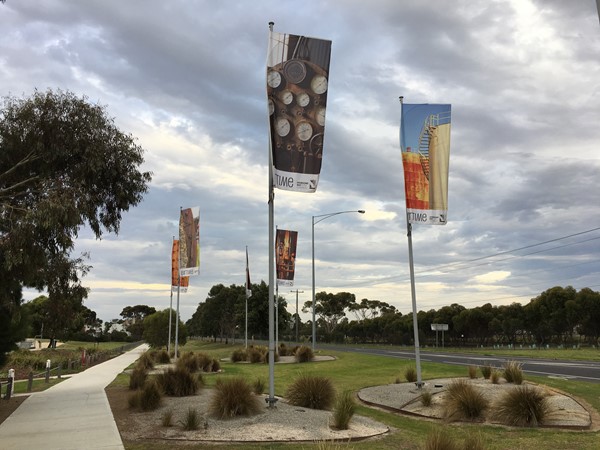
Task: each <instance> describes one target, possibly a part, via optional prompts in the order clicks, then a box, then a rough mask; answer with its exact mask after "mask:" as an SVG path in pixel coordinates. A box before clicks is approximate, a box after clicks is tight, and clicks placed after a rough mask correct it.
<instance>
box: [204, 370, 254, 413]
mask: <svg viewBox="0 0 600 450" xmlns="http://www.w3.org/2000/svg"><path fill="white" fill-rule="evenodd" d="M260 404H261V403H260V400H259V398H258V397H257V396H256V395H254V392H253V391H252V388H251V387H250V385H249V384H248V383H247V382H246V380H244V379H243V378H240V377H236V378H230V379H228V380H225V381H223V382H221V383H218V384H216V385H215V393H214V395H213V398H212V399H211V402H210V405H209V411H210V413H211V415H213V416H215V417H217V418H219V419H229V418H232V417H236V416H250V415H253V414H256V413H258V412H259V411H260Z"/></svg>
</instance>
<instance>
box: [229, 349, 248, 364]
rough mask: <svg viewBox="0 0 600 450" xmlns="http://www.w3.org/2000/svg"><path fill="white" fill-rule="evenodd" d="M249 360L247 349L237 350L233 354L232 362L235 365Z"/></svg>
mask: <svg viewBox="0 0 600 450" xmlns="http://www.w3.org/2000/svg"><path fill="white" fill-rule="evenodd" d="M247 358H248V353H247V352H246V349H245V348H236V349H235V350H234V351H233V352H232V353H231V362H234V363H236V362H241V361H246V359H247Z"/></svg>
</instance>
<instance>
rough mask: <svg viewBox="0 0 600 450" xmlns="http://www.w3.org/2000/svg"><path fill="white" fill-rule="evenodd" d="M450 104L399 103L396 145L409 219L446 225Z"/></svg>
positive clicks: (413, 221)
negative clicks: (398, 142) (400, 113)
mask: <svg viewBox="0 0 600 450" xmlns="http://www.w3.org/2000/svg"><path fill="white" fill-rule="evenodd" d="M450 123H451V106H450V105H433V104H432V105H430V104H420V105H411V104H403V105H402V118H401V121H400V147H401V149H402V164H403V166H404V191H405V195H406V216H407V219H408V221H409V223H423V224H429V225H446V223H447V221H448V167H449V160H450Z"/></svg>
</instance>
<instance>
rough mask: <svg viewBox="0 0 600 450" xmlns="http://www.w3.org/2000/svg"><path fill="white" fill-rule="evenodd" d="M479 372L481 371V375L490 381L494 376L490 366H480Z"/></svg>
mask: <svg viewBox="0 0 600 450" xmlns="http://www.w3.org/2000/svg"><path fill="white" fill-rule="evenodd" d="M479 370H480V371H481V375H482V376H483V378H485V379H486V380H489V379H490V376H491V375H492V366H490V365H489V364H485V365H483V366H480V367H479Z"/></svg>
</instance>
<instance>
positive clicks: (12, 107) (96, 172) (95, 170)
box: [0, 90, 151, 358]
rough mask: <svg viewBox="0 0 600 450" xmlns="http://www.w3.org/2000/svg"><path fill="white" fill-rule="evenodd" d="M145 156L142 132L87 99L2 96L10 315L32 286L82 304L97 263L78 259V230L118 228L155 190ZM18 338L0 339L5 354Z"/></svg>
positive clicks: (0, 261) (0, 250)
mask: <svg viewBox="0 0 600 450" xmlns="http://www.w3.org/2000/svg"><path fill="white" fill-rule="evenodd" d="M143 162H144V159H143V149H142V148H141V147H140V146H139V145H137V144H136V143H135V139H134V138H133V137H132V136H130V135H128V134H125V133H123V132H122V131H120V130H119V129H118V128H117V126H116V125H115V123H114V119H112V118H111V117H110V116H109V115H108V113H107V110H106V107H104V106H101V105H97V104H93V103H91V102H89V101H88V100H87V99H86V98H85V97H83V98H80V97H77V96H75V95H74V94H73V93H70V92H64V91H61V90H56V91H53V90H48V91H46V92H40V91H35V92H34V93H33V95H31V96H30V97H23V98H17V97H11V96H7V97H4V98H3V99H2V100H1V101H0V279H3V280H11V281H10V282H9V283H2V284H1V285H0V316H1V317H4V318H5V319H6V318H10V319H6V320H7V321H10V322H11V323H12V322H13V321H15V324H16V323H17V322H18V321H19V320H21V314H20V311H19V309H20V306H21V302H22V297H21V290H22V288H23V287H24V286H27V287H32V288H36V289H39V290H42V289H44V288H46V289H48V293H49V301H50V302H52V303H56V305H55V306H56V307H55V310H56V312H57V313H59V311H62V310H63V307H64V306H65V305H68V304H72V305H74V306H77V304H81V302H82V300H83V299H84V298H85V297H86V295H87V290H86V289H85V288H84V287H82V286H81V284H80V278H81V277H82V276H83V275H85V273H86V272H87V271H88V270H89V267H88V266H86V265H84V264H83V258H76V259H71V258H70V252H71V250H72V249H73V247H74V242H75V239H76V237H77V235H78V232H79V230H80V228H81V227H82V226H84V225H87V226H89V228H90V229H91V230H92V231H93V233H94V234H95V235H96V237H97V238H100V237H101V236H102V234H103V233H104V232H109V233H111V232H112V233H118V231H119V226H120V223H121V218H122V213H123V212H125V211H128V210H129V208H130V207H132V206H135V205H137V204H139V203H140V202H141V200H142V198H143V195H144V193H146V192H147V190H148V183H149V182H150V181H151V174H150V173H149V172H142V171H140V170H139V166H140V165H141V164H142V163H143ZM82 257H85V255H82ZM15 324H13V325H15ZM11 326H12V325H11ZM17 339H19V337H18V336H17V335H16V334H15V335H14V336H12V337H10V338H7V340H6V341H4V340H3V341H2V342H0V358H2V355H4V353H5V352H6V351H7V350H10V349H11V348H13V347H14V341H16V340H17Z"/></svg>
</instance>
